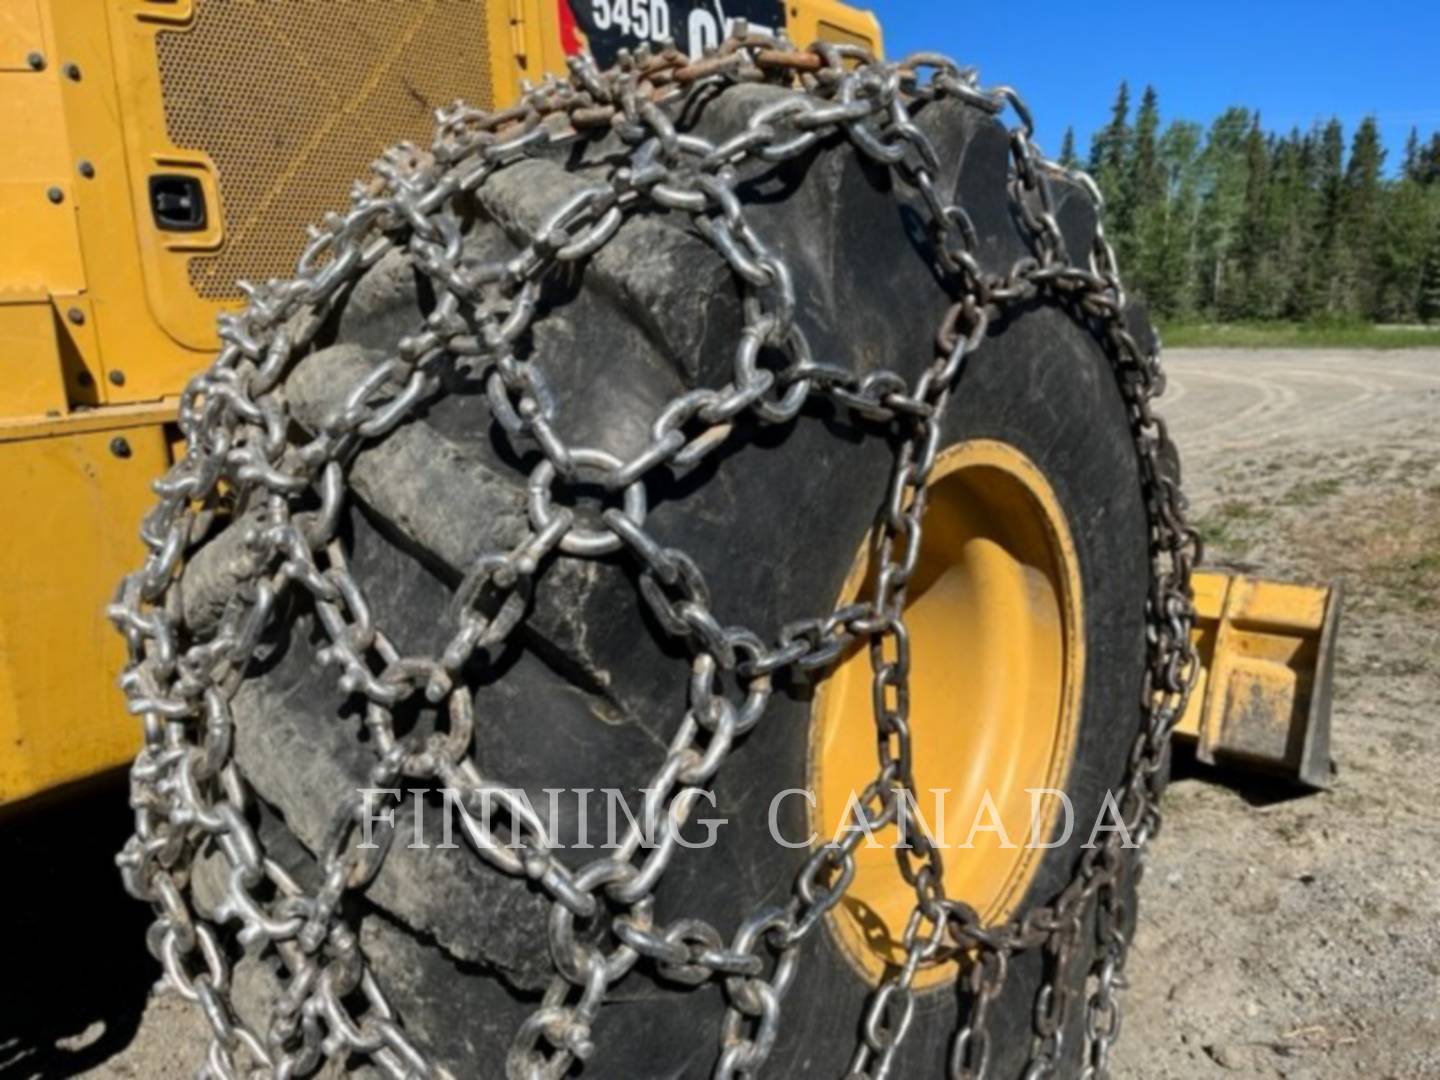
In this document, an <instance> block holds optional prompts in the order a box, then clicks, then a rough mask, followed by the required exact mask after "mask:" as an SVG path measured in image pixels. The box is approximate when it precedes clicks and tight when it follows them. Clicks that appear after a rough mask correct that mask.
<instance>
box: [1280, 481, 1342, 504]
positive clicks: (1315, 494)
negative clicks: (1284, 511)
mask: <svg viewBox="0 0 1440 1080" xmlns="http://www.w3.org/2000/svg"><path fill="white" fill-rule="evenodd" d="M1342 486H1344V485H1343V484H1342V482H1341V480H1340V478H1339V477H1338V476H1326V477H1320V478H1317V479H1314V480H1302V481H1300V482H1299V483H1298V484H1296V485H1295V486H1294V487H1292V488H1291V489H1290V490H1289V491H1287V492H1286V493H1285V494H1284V495H1283V496H1282V497H1281V500H1280V501H1281V502H1283V503H1285V504H1286V505H1287V506H1316V505H1318V504H1320V503H1322V502H1324V501H1325V500H1326V499H1329V498H1330V497H1332V496H1334V495H1338V494H1339V493H1340V489H1341V487H1342Z"/></svg>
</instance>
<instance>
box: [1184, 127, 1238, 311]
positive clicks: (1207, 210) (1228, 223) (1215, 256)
mask: <svg viewBox="0 0 1440 1080" xmlns="http://www.w3.org/2000/svg"><path fill="white" fill-rule="evenodd" d="M1249 131H1250V113H1249V111H1248V110H1246V109H1241V108H1230V109H1226V110H1225V112H1223V113H1222V114H1221V115H1220V116H1219V118H1218V119H1216V121H1215V122H1214V123H1213V124H1211V125H1210V132H1209V136H1208V137H1207V139H1206V141H1205V149H1204V151H1203V152H1202V153H1201V155H1200V168H1201V185H1202V190H1203V191H1204V195H1203V197H1202V201H1201V208H1200V219H1199V228H1198V232H1197V235H1196V249H1197V255H1196V258H1197V269H1198V272H1199V274H1200V281H1199V283H1198V287H1197V292H1198V294H1199V297H1200V310H1201V313H1202V314H1203V315H1205V316H1206V317H1207V318H1217V317H1222V316H1224V315H1225V314H1226V312H1224V311H1223V310H1222V307H1223V305H1224V298H1225V297H1227V296H1230V295H1232V287H1231V282H1230V278H1231V275H1232V274H1233V272H1234V259H1235V250H1234V248H1235V242H1236V239H1237V233H1238V231H1239V223H1240V216H1241V212H1242V210H1243V207H1244V204H1245V175H1246V172H1245V140H1246V136H1247V134H1248V133H1249Z"/></svg>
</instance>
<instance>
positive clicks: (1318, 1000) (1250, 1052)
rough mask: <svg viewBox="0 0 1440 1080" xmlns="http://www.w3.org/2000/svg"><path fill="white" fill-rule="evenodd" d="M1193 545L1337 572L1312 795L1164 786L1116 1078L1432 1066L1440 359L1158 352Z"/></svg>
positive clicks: (1405, 1075)
mask: <svg viewBox="0 0 1440 1080" xmlns="http://www.w3.org/2000/svg"><path fill="white" fill-rule="evenodd" d="M1168 359H1169V370H1170V373H1171V387H1172V389H1171V394H1170V395H1168V403H1167V405H1166V414H1167V415H1168V417H1169V419H1170V420H1171V422H1172V424H1173V427H1174V431H1175V434H1176V438H1177V439H1178V440H1179V442H1180V446H1181V449H1182V453H1183V454H1184V465H1185V480H1186V486H1187V489H1188V491H1189V492H1190V495H1191V498H1192V500H1193V504H1194V510H1195V513H1196V515H1197V517H1198V519H1199V521H1200V523H1201V526H1202V528H1203V531H1204V532H1205V533H1206V534H1207V536H1208V537H1209V539H1210V545H1211V550H1210V552H1209V560H1210V561H1212V562H1219V563H1221V564H1229V565H1231V566H1232V567H1235V568H1238V569H1243V570H1246V571H1256V572H1263V573H1266V574H1273V575H1277V576H1281V577H1290V578H1295V579H1299V580H1328V579H1331V578H1334V577H1343V578H1344V579H1345V581H1346V585H1347V589H1348V592H1347V607H1346V613H1345V620H1344V623H1343V625H1342V628H1341V636H1340V640H1339V656H1338V671H1337V684H1336V690H1335V703H1334V717H1333V723H1334V734H1333V752H1334V755H1335V758H1336V760H1337V763H1338V768H1339V774H1338V776H1337V778H1336V783H1335V787H1334V789H1333V790H1332V791H1330V792H1327V793H1325V794H1321V795H1304V796H1301V797H1295V796H1294V795H1293V794H1292V793H1289V792H1287V791H1285V790H1284V789H1283V788H1277V787H1275V786H1273V785H1267V784H1261V783H1255V782H1249V783H1247V782H1245V781H1243V780H1239V779H1236V778H1230V777H1223V776H1217V775H1214V774H1210V773H1195V771H1194V770H1192V775H1191V776H1189V777H1188V778H1185V779H1180V780H1178V781H1177V782H1176V783H1175V784H1174V785H1173V786H1172V788H1171V790H1170V793H1169V796H1168V797H1167V800H1166V806H1165V811H1166V815H1165V822H1166V823H1165V828H1164V830H1163V832H1162V834H1161V836H1160V838H1159V840H1158V841H1157V843H1156V845H1155V847H1154V850H1153V857H1152V859H1151V861H1150V867H1149V870H1148V873H1147V876H1146V878H1145V881H1144V883H1143V885H1142V890H1141V893H1142V897H1141V904H1142V906H1141V926H1140V930H1139V932H1138V934H1137V936H1136V940H1135V946H1134V951H1133V954H1132V958H1131V961H1130V965H1129V975H1130V980H1131V990H1130V992H1129V995H1128V997H1127V1014H1126V1023H1125V1032H1124V1035H1123V1036H1122V1038H1121V1041H1120V1047H1119V1051H1118V1064H1119V1068H1118V1069H1117V1073H1118V1075H1119V1076H1120V1077H1124V1078H1134V1080H1140V1078H1144V1080H1165V1078H1169V1077H1175V1078H1186V1080H1188V1078H1191V1077H1195V1078H1200V1077H1222V1076H1226V1075H1233V1076H1237V1077H1287V1078H1291V1080H1300V1078H1317V1080H1318V1078H1320V1077H1335V1076H1357V1077H1368V1078H1373V1080H1391V1078H1393V1080H1410V1078H1412V1077H1435V1076H1440V999H1437V994H1436V990H1437V987H1440V863H1437V859H1436V856H1437V853H1440V813H1437V811H1436V808H1435V802H1434V797H1435V792H1436V777H1437V776H1440V743H1437V741H1436V739H1435V737H1434V736H1435V728H1436V720H1437V716H1440V670H1437V668H1436V665H1435V660H1434V658H1435V655H1436V650H1437V645H1440V439H1437V437H1436V430H1437V421H1440V351H1420V350H1417V351H1413V352H1408V351H1407V352H1403V353H1401V352H1393V353H1391V352H1387V353H1351V352H1320V351H1316V352H1287V351H1276V352H1261V351H1256V352H1250V351H1246V352H1229V351H1214V352H1211V351H1202V350H1195V351H1184V352H1180V351H1177V352H1175V353H1172V354H1170V356H1169V358H1168Z"/></svg>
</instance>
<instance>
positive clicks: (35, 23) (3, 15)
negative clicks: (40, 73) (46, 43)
mask: <svg viewBox="0 0 1440 1080" xmlns="http://www.w3.org/2000/svg"><path fill="white" fill-rule="evenodd" d="M41 42H42V36H41V29H40V9H39V7H38V6H37V0H0V71H29V70H31V68H30V60H29V58H30V56H31V55H32V54H34V53H38V54H40V56H42V57H43V56H44V55H45V50H44V48H43V46H42V43H41Z"/></svg>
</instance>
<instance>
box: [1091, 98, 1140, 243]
mask: <svg viewBox="0 0 1440 1080" xmlns="http://www.w3.org/2000/svg"><path fill="white" fill-rule="evenodd" d="M1129 153H1130V86H1129V84H1128V83H1123V82H1122V83H1121V84H1120V91H1119V93H1118V94H1116V96H1115V104H1114V106H1113V107H1112V108H1111V110H1110V123H1108V124H1106V125H1105V126H1104V127H1103V128H1101V129H1100V130H1099V131H1098V132H1096V134H1095V138H1094V139H1093V140H1092V141H1091V143H1090V166H1089V171H1090V175H1091V176H1092V177H1093V178H1094V180H1095V183H1096V184H1097V185H1099V188H1100V191H1101V193H1102V194H1103V195H1104V196H1105V229H1106V232H1107V233H1108V234H1109V236H1110V241H1111V243H1112V244H1113V245H1114V247H1115V250H1116V252H1117V254H1118V255H1119V256H1120V259H1121V263H1120V266H1121V268H1122V269H1124V267H1125V262H1124V258H1125V254H1124V253H1125V249H1126V246H1127V244H1128V242H1129V236H1130V205H1129V203H1130V200H1129V197H1128V194H1129V193H1128V192H1127V191H1126V190H1125V171H1126V169H1125V165H1126V161H1127V160H1128V158H1129Z"/></svg>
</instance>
